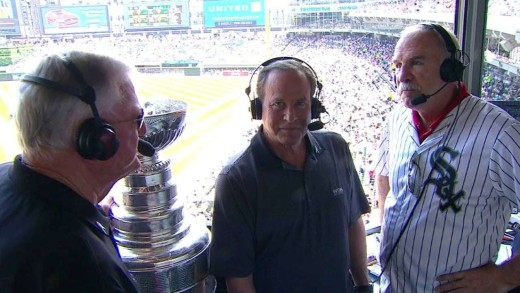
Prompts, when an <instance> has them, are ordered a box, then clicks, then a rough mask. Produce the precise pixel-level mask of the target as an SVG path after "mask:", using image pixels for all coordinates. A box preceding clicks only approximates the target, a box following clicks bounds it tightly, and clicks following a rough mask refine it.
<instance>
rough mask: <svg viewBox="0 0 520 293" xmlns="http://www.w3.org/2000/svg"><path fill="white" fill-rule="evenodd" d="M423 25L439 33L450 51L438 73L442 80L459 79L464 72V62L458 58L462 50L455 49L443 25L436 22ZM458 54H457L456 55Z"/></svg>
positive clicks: (460, 56)
mask: <svg viewBox="0 0 520 293" xmlns="http://www.w3.org/2000/svg"><path fill="white" fill-rule="evenodd" d="M423 25H424V26H426V27H428V28H431V29H433V30H435V31H436V32H437V33H439V35H441V37H442V40H443V41H444V44H445V45H446V48H447V49H448V52H449V53H450V58H446V59H445V60H444V61H443V62H442V64H441V68H440V75H441V78H442V80H444V81H445V82H453V81H461V80H462V75H463V73H464V68H465V66H464V63H462V61H461V60H460V58H462V52H460V50H457V46H456V45H455V43H454V41H453V39H452V38H451V36H450V34H449V33H448V32H447V31H446V29H445V28H444V27H442V26H441V25H438V24H423ZM457 54H459V56H457Z"/></svg>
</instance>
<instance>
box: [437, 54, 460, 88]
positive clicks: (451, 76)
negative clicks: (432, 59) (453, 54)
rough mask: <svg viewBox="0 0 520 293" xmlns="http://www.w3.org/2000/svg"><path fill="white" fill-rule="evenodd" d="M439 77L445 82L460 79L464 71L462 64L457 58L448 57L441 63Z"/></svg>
mask: <svg viewBox="0 0 520 293" xmlns="http://www.w3.org/2000/svg"><path fill="white" fill-rule="evenodd" d="M440 70H441V78H442V80H444V81H445V82H453V81H460V80H462V75H463V73H464V64H462V62H460V61H459V60H456V59H453V58H448V59H446V60H444V61H443V62H442V64H441V69H440Z"/></svg>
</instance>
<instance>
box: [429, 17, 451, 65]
mask: <svg viewBox="0 0 520 293" xmlns="http://www.w3.org/2000/svg"><path fill="white" fill-rule="evenodd" d="M423 25H424V26H426V27H428V28H430V29H432V30H434V31H436V32H437V33H438V34H439V35H441V38H442V40H443V41H444V45H445V46H446V49H447V50H448V52H449V53H450V54H451V55H452V58H456V53H457V51H458V50H457V46H456V45H455V43H454V41H453V39H452V38H451V36H450V34H449V33H448V31H446V29H445V28H444V27H443V26H442V25H439V24H435V23H428V24H423Z"/></svg>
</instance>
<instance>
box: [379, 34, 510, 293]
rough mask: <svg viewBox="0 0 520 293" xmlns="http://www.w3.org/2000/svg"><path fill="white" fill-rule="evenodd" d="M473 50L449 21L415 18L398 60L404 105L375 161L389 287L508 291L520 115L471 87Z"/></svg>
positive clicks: (392, 119)
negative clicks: (506, 252)
mask: <svg viewBox="0 0 520 293" xmlns="http://www.w3.org/2000/svg"><path fill="white" fill-rule="evenodd" d="M463 59H464V54H463V53H462V52H461V50H460V49H459V44H458V42H457V40H456V38H455V36H454V35H452V34H451V33H449V32H448V31H447V30H446V29H444V28H443V27H442V26H440V25H436V24H418V25H414V26H411V27H409V28H406V29H405V30H404V31H403V33H402V34H401V37H400V39H399V41H398V42H397V45H396V48H395V51H394V56H393V63H394V64H395V67H396V81H397V85H398V93H399V95H400V97H401V100H402V105H401V106H397V108H395V109H394V110H393V112H392V113H391V114H390V115H389V116H388V117H387V119H386V121H387V124H386V126H385V128H384V129H383V133H382V137H381V144H380V156H379V162H378V164H377V167H376V173H377V174H378V178H377V183H378V184H377V185H378V186H377V189H378V195H379V204H380V206H381V207H383V206H384V216H383V223H382V240H381V252H380V261H381V266H382V271H383V276H382V280H381V287H382V291H383V292H434V291H435V292H507V291H508V290H511V289H513V288H514V287H515V286H519V285H520V278H519V277H518V276H519V274H520V258H519V257H514V258H512V259H511V260H509V261H507V262H505V263H503V264H500V265H496V264H495V263H494V259H495V258H496V256H497V253H498V250H499V245H500V243H501V239H502V236H503V234H504V232H505V230H506V225H507V223H508V220H509V218H510V215H511V211H512V208H513V207H514V206H518V205H519V202H520V201H519V199H520V162H519V160H518V158H520V145H519V142H520V123H519V122H518V121H516V120H515V119H514V118H512V117H511V116H510V115H508V114H507V113H506V112H504V111H503V110H501V109H500V108H498V107H496V106H494V105H492V104H490V103H487V102H486V101H484V100H482V99H480V98H478V97H475V96H471V95H470V94H469V93H468V92H467V90H466V88H465V86H464V84H463V83H462V82H461V80H462V73H463V70H464V67H465V64H464V63H463V61H464V60H463Z"/></svg>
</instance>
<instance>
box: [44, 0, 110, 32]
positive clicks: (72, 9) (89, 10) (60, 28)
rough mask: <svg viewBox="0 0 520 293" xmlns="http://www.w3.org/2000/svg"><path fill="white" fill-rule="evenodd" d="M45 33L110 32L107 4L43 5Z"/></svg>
mask: <svg viewBox="0 0 520 293" xmlns="http://www.w3.org/2000/svg"><path fill="white" fill-rule="evenodd" d="M40 10H41V16H42V17H41V22H42V24H43V33H44V34H66V33H97V32H109V31H110V26H109V22H108V10H107V6H106V5H94V6H49V7H41V8H40Z"/></svg>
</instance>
